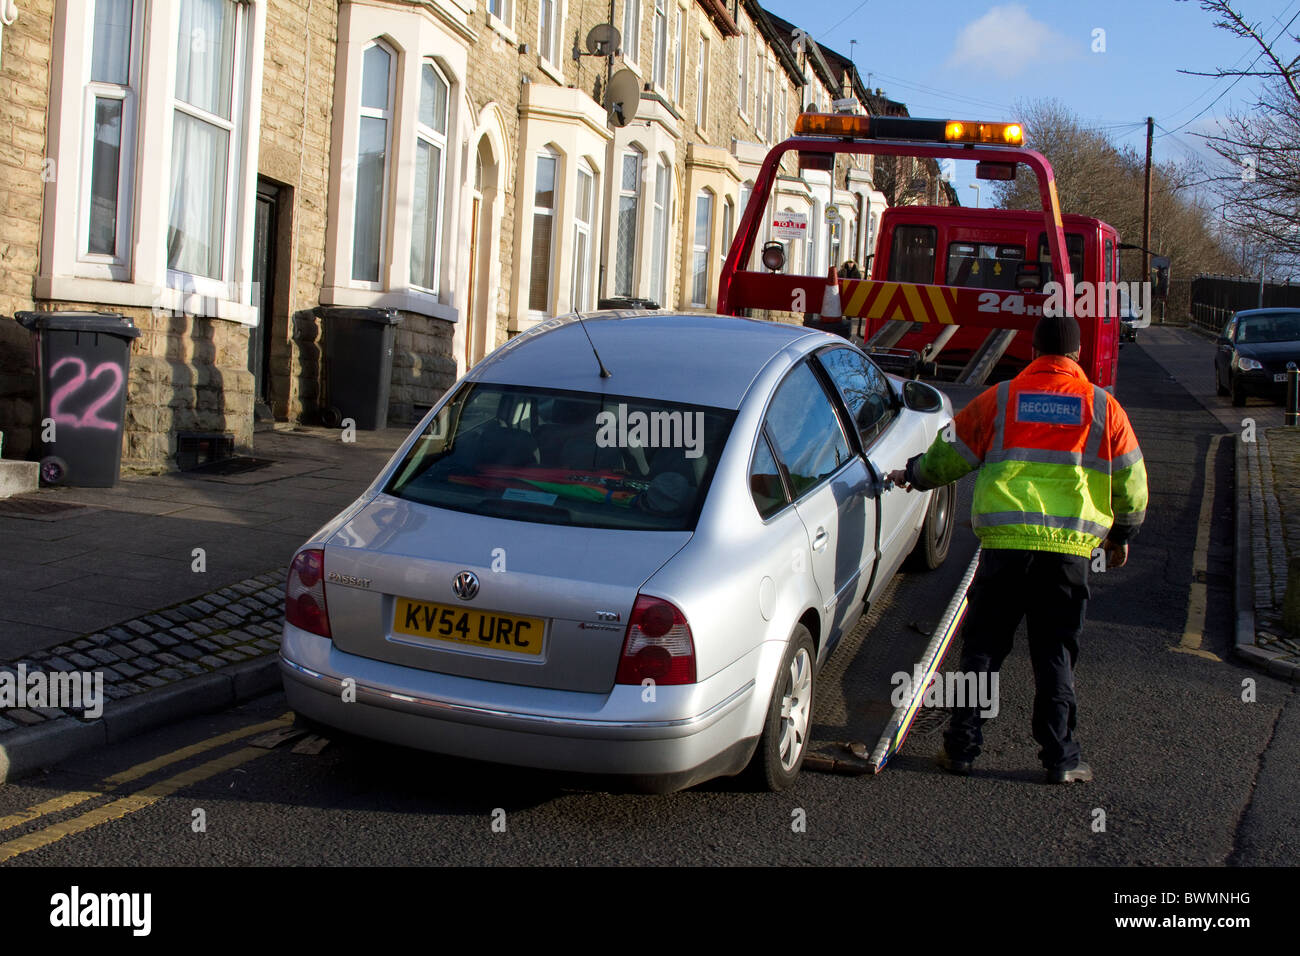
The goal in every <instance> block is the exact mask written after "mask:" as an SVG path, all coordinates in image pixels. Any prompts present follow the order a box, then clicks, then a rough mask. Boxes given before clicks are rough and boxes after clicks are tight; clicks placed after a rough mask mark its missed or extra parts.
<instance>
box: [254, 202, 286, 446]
mask: <svg viewBox="0 0 1300 956" xmlns="http://www.w3.org/2000/svg"><path fill="white" fill-rule="evenodd" d="M279 219H280V187H279V186H276V185H275V184H274V183H272V182H269V181H267V180H264V179H261V178H260V177H259V179H258V181H257V210H256V212H255V214H254V218H253V304H254V305H255V306H257V327H256V328H254V329H252V330H251V331H250V333H249V336H248V370H249V371H250V372H252V373H253V398H254V412H253V417H254V420H256V421H269V420H272V419H273V417H274V416H273V415H272V412H271V335H272V328H273V326H274V324H275V323H274V314H275V313H274V308H275V301H276V298H275V277H276V272H277V268H276V259H277V246H278V245H279V243H278V242H277V239H278V237H279Z"/></svg>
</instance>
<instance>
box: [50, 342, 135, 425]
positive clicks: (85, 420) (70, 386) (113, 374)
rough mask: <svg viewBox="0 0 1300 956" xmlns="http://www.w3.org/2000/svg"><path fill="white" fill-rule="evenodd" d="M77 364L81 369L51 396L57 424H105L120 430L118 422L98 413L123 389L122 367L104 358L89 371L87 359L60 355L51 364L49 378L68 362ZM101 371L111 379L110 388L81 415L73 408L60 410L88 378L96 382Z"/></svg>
mask: <svg viewBox="0 0 1300 956" xmlns="http://www.w3.org/2000/svg"><path fill="white" fill-rule="evenodd" d="M69 364H71V365H76V366H77V367H78V371H77V372H76V374H74V375H73V376H72V378H70V379H69V380H68V381H67V382H65V383H64V384H63V385H61V386H59V388H58V390H57V391H56V392H55V393H54V395H53V396H52V397H51V398H50V417H51V418H53V419H54V421H55V423H56V424H59V425H66V426H68V427H69V428H104V429H108V430H109V431H117V429H118V423H117V422H115V421H109V420H108V419H106V418H100V417H99V414H98V413H99V410H100V409H101V408H103V407H104V406H105V405H107V404H108V403H109V402H111V401H112V400H113V399H114V398H116V397H117V393H118V392H120V391H121V390H122V377H123V376H122V368H121V366H120V365H118V364H117V363H116V362H104V363H103V364H102V365H98V366H96V367H95V370H94V371H93V372H91V373H90V374H89V375H87V374H86V363H85V362H83V361H82V360H81V359H79V358H77V357H76V356H75V355H66V356H64V357H63V358H61V359H59V360H58V361H57V362H55V363H54V365H52V366H51V367H50V381H51V382H53V381H54V376H55V375H57V374H58V371H59V369H61V368H63V366H65V365H69ZM101 375H107V376H108V377H109V378H110V379H112V382H111V384H110V385H109V387H108V389H107V390H106V391H105V392H104V393H103V394H102V395H100V396H99V398H97V399H95V401H93V402H91V403H90V406H89V407H88V408H87V409H86V410H85V411H84V412H83V413H82V414H81V415H80V417H78V416H77V415H76V414H75V413H73V412H61V411H60V406H61V405H62V404H63V403H64V401H65V400H66V399H67V398H68V396H70V395H71V394H72V393H73V392H76V391H78V390H79V389H80V388H81V386H83V385H85V384H86V382H87V381H90V382H95V381H96V380H98V379H99V377H100V376H101Z"/></svg>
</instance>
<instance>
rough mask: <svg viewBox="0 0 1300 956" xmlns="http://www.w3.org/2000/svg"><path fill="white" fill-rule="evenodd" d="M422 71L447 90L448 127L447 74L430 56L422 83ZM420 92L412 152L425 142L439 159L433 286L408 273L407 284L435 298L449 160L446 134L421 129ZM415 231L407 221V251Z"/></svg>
mask: <svg viewBox="0 0 1300 956" xmlns="http://www.w3.org/2000/svg"><path fill="white" fill-rule="evenodd" d="M426 68H429V69H432V70H433V72H434V75H436V76H437V77H438V79H440V80H441V81H442V83H443V86H444V87H445V88H446V90H447V102H446V104H445V106H444V109H443V113H444V115H443V121H444V122H445V123H446V124H447V125H450V124H451V88H452V87H451V80H450V79H448V77H447V75H446V74H445V73H444V72H443V70H442V69H441V68H440V67H439V66H438V63H437V61H435V60H434V59H433V57H431V56H426V57H424V58H422V59H421V61H420V78H421V80H423V76H424V70H425V69H426ZM421 89H422V86H421V85H418V84H417V86H416V90H417V92H416V94H415V95H416V108H415V150H416V155H418V154H419V150H420V143H421V142H425V143H428V144H430V145H432V146H434V147H435V148H437V150H438V155H439V157H440V162H439V168H438V202H437V204H436V208H435V209H434V210H433V216H432V218H433V223H434V226H433V239H432V241H431V242H430V244H429V245H430V249H431V251H432V255H433V285H431V286H424V285H419V284H418V283H417V282H416V279H415V275H414V274H412V275H411V276H410V281H411V288H413V289H419V290H421V291H423V292H428V293H429V294H431V295H437V294H438V289H439V288H440V286H441V285H442V259H443V257H442V255H441V254H440V253H441V245H442V235H443V233H442V226H443V222H442V217H443V210H444V208H446V202H447V163H448V161H449V157H448V156H447V134H446V133H445V132H442V133H440V132H438V130H436V129H434V128H433V127H431V126H425V125H424V124H423V123H421V122H420V104H419V97H420V92H419V91H420V90H421ZM475 159H477V154H475ZM414 160H415V157H414V156H413V157H412V166H413V167H414V168H415V169H418V168H419V164H418V163H416V162H415V161H414ZM476 188H477V186H476ZM411 210H412V213H414V211H415V193H414V191H412V193H411ZM416 228H417V226H416V223H415V222H414V220H412V222H411V250H412V252H413V251H414V248H415V230H416ZM408 258H410V257H409V256H408ZM381 268H382V267H381ZM380 275H383V272H382V271H381V272H380Z"/></svg>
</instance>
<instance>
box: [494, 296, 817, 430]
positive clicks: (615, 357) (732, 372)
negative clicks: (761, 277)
mask: <svg viewBox="0 0 1300 956" xmlns="http://www.w3.org/2000/svg"><path fill="white" fill-rule="evenodd" d="M584 327H585V329H584ZM584 332H585V334H584ZM587 336H590V337H591V342H590V343H588V341H587ZM809 338H816V339H829V337H828V336H827V335H825V334H824V333H821V332H816V331H813V330H811V329H805V328H803V327H801V326H795V325H785V324H782V323H779V322H764V321H758V320H755V319H741V318H734V317H731V316H721V315H693V314H681V313H664V312H646V311H620V312H597V313H593V314H591V315H584V316H583V317H582V322H581V323H579V321H578V319H577V316H575V315H566V316H559V317H557V318H554V319H549V320H547V321H545V322H543V323H542V324H541V325H539V326H536V327H534V328H533V329H530V330H529V331H527V332H525V333H524V334H522V335H519V336H517V337H515V338H514V339H512V340H511V341H509V342H507V343H506V344H505V345H503V346H502V347H501V348H499V349H497V350H496V351H495V352H493V353H492V354H491V355H490V356H488V357H487V358H486V359H484V360H483V362H481V363H480V364H479V365H478V366H477V367H475V369H474V370H473V371H472V372H471V373H470V375H469V378H470V380H473V381H481V382H492V383H496V384H501V385H533V386H540V387H544V388H556V389H564V390H572V391H584V392H598V393H603V394H607V395H626V396H630V397H636V398H649V399H659V400H662V401H673V402H683V403H689V404H694V405H706V406H711V407H714V408H739V407H740V403H741V401H742V399H743V398H744V396H745V392H746V391H747V390H748V388H749V385H750V383H751V382H752V381H753V380H754V377H755V376H756V375H757V374H758V373H759V371H760V370H761V369H762V368H763V367H764V366H765V365H767V363H768V362H769V361H771V359H772V358H773V357H774V356H776V355H778V354H779V353H780V352H782V351H783V350H784V349H786V348H788V347H789V346H790V345H791V344H792V343H794V342H798V341H800V340H801V339H809ZM841 341H842V340H841ZM809 344H810V345H811V343H809ZM592 345H594V346H595V347H596V350H597V351H599V352H600V358H601V361H602V362H603V363H604V364H605V367H606V368H607V369H608V370H609V372H610V377H609V378H606V379H602V378H601V377H600V365H599V364H598V363H597V362H596V357H595V355H593V354H592Z"/></svg>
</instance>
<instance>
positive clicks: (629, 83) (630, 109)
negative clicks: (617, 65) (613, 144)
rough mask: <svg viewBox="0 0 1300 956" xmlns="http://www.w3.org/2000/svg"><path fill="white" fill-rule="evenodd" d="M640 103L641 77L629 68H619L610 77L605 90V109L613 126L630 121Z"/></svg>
mask: <svg viewBox="0 0 1300 956" xmlns="http://www.w3.org/2000/svg"><path fill="white" fill-rule="evenodd" d="M640 105H641V78H640V77H639V76H637V75H636V74H635V73H633V72H632V71H631V70H619V71H618V72H617V73H615V74H614V75H613V76H612V77H610V81H609V87H608V88H607V89H606V91H605V111H606V112H608V113H609V121H610V123H612V124H613V125H614V126H615V127H623V126H626V125H627V124H628V123H630V122H632V117H634V116H636V111H637V107H638V106H640Z"/></svg>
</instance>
